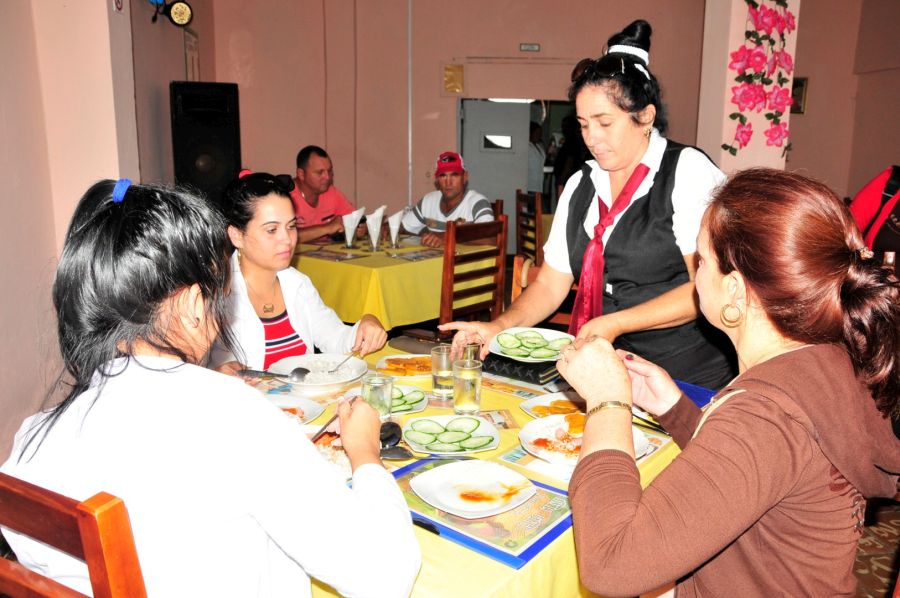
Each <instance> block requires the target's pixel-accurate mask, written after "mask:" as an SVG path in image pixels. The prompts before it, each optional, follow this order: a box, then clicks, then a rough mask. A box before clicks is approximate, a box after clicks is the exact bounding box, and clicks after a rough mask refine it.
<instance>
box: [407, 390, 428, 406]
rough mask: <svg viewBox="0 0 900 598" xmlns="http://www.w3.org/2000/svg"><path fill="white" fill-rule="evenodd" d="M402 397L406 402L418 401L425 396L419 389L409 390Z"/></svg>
mask: <svg viewBox="0 0 900 598" xmlns="http://www.w3.org/2000/svg"><path fill="white" fill-rule="evenodd" d="M403 398H404V399H406V402H407V403H418V402H419V401H421V400H422V399H424V398H425V393H424V392H422V391H421V390H411V391H409V392H408V393H406V394H405V395H403Z"/></svg>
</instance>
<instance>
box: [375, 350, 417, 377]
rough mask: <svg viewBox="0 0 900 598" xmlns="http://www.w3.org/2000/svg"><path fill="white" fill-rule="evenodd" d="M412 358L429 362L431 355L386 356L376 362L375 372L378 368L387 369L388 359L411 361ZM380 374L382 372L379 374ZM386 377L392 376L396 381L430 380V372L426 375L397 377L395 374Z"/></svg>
mask: <svg viewBox="0 0 900 598" xmlns="http://www.w3.org/2000/svg"><path fill="white" fill-rule="evenodd" d="M413 357H427V358H428V359H429V360H431V354H429V353H412V354H409V355H406V354H399V355H387V356H385V357H382V358H381V359H379V360H378V363H376V364H375V370H376V371H378V369H379V368H386V367H387V360H388V359H412V358H413ZM379 373H382V372H379ZM387 375H388V376H392V377H393V378H395V379H397V380H431V371H430V370H429V371H428V373H425V374H421V375H419V376H397V375H396V374H387Z"/></svg>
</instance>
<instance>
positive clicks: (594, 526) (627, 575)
mask: <svg viewBox="0 0 900 598" xmlns="http://www.w3.org/2000/svg"><path fill="white" fill-rule="evenodd" d="M736 388H743V389H745V392H742V393H740V394H736V395H734V396H732V397H731V398H729V399H728V400H727V401H726V402H725V403H723V404H722V405H721V406H719V407H718V408H717V409H716V410H715V411H714V412H713V413H711V414H710V416H709V418H708V419H707V420H706V422H705V423H704V424H703V426H702V427H701V428H700V431H699V433H698V435H697V437H696V438H695V439H693V440H691V435H692V434H693V432H694V429H695V428H696V425H697V422H698V421H699V419H700V411H699V409H697V407H696V406H694V405H693V403H691V402H690V401H689V400H688V399H687V398H685V397H682V399H681V401H679V403H678V404H677V405H676V406H675V407H673V408H672V409H671V410H670V411H669V412H668V413H666V414H665V415H664V416H663V417H662V418H661V421H662V423H663V425H664V426H666V428H667V429H668V430H669V431H671V432H672V435H673V437H674V439H675V441H676V442H677V443H678V445H679V446H681V447H682V449H683V452H682V453H681V454H680V455H679V456H678V457H677V458H676V459H675V460H674V461H673V462H672V463H671V464H670V465H669V466H668V467H667V468H666V469H665V470H664V471H663V472H662V473H661V474H660V475H659V476H658V477H657V478H656V479H655V480H654V481H653V482H652V483H651V484H650V486H648V487H647V489H646V490H644V491H642V490H641V486H640V476H639V474H638V470H637V467H636V466H635V463H634V461H633V460H632V459H631V458H630V457H628V456H627V455H626V454H625V453H623V452H621V451H616V450H604V451H598V452H596V453H593V454H591V455H589V456H588V457H586V458H585V459H583V460H582V461H581V462H580V463H579V464H578V467H577V468H576V470H575V474H574V476H573V477H572V481H571V483H570V484H569V493H570V500H571V502H572V508H573V517H574V526H575V543H576V549H577V553H578V566H579V570H580V575H581V579H582V582H583V583H584V584H585V586H587V587H588V588H589V589H591V590H592V591H594V592H597V593H600V594H603V595H604V596H610V597H613V596H635V595H637V594H640V593H642V592H646V591H650V590H652V589H654V588H656V587H659V586H661V585H663V584H664V583H667V582H671V581H673V580H676V579H679V580H680V581H679V583H678V586H677V590H676V593H677V595H678V596H766V597H769V596H852V595H853V594H854V591H855V587H856V579H855V577H854V575H853V572H852V566H853V562H854V556H855V554H856V544H857V540H858V538H859V535H860V533H861V521H862V517H863V511H864V508H865V499H864V498H863V497H862V496H861V494H862V495H865V496H893V495H894V494H895V492H896V485H897V475H896V474H897V473H900V441H898V440H897V438H896V437H895V436H894V435H893V432H892V430H891V425H890V420H888V419H885V418H883V417H882V416H881V415H880V413H879V412H878V411H877V410H876V409H875V406H874V401H873V400H872V398H871V396H870V395H869V393H868V391H867V390H866V388H865V387H864V386H863V385H861V384H860V383H859V382H858V381H857V379H856V377H855V375H854V373H853V369H852V366H851V364H850V360H849V358H848V357H847V355H846V353H845V352H844V351H843V350H842V349H841V348H839V347H836V346H832V345H818V346H814V347H807V348H804V349H800V350H797V351H793V352H791V353H786V354H784V355H780V356H778V357H775V358H773V359H771V360H769V361H766V362H764V363H762V364H759V365H758V366H756V367H753V368H751V369H750V370H748V371H746V372H745V373H744V374H742V375H741V376H740V377H739V378H738V379H737V380H736V381H735V382H734V383H732V384H731V385H730V386H729V387H727V388H725V389H723V390H722V391H721V392H720V393H719V396H722V395H724V394H726V393H727V392H729V391H730V390H733V389H736Z"/></svg>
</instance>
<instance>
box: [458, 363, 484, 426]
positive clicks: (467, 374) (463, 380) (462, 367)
mask: <svg viewBox="0 0 900 598" xmlns="http://www.w3.org/2000/svg"><path fill="white" fill-rule="evenodd" d="M480 410H481V362H480V361H478V360H477V359H460V360H459V361H454V362H453V411H454V412H455V413H457V414H459V415H477V414H478V412H479V411H480Z"/></svg>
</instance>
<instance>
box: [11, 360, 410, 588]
mask: <svg viewBox="0 0 900 598" xmlns="http://www.w3.org/2000/svg"><path fill="white" fill-rule="evenodd" d="M124 364H125V360H124V359H119V360H116V361H115V362H112V367H113V368H114V370H113V371H119V370H121V368H122V367H123V365H124ZM98 379H99V377H96V378H95V383H96V380H98ZM95 399H96V400H95ZM37 417H41V415H40V414H38V415H35V416H32V417H30V418H28V419H26V420H25V423H23V424H22V427H21V429H20V430H19V432H18V434H17V435H16V439H15V443H14V445H13V451H12V456H11V457H10V459H9V460H8V461H7V462H6V463H5V464H4V465H3V466H2V468H0V469H2V470H3V471H4V472H5V473H8V474H10V475H13V476H16V477H18V478H21V479H24V480H27V481H29V482H32V483H34V484H37V485H39V486H42V487H45V488H49V489H51V490H54V491H56V492H59V493H61V494H64V495H66V496H69V497H71V498H75V499H77V500H84V499H87V498H89V497H90V496H93V495H94V494H96V493H97V492H100V491H106V492H109V493H110V494H113V495H115V496H118V497H119V498H122V499H123V500H124V501H125V506H126V507H127V508H128V513H129V516H130V519H131V527H132V530H133V532H134V539H135V544H136V546H137V552H138V558H139V559H140V563H141V569H142V571H143V574H144V581H145V583H146V585H147V591H148V595H149V596H164V597H166V598H170V597H178V596H185V597H192V598H193V597H196V596H217V597H223V596H224V597H228V596H234V597H235V598H247V597H252V596H310V594H311V589H310V582H309V578H310V577H316V578H318V579H321V580H322V581H324V582H326V583H328V584H330V585H332V586H334V587H335V588H336V589H337V590H338V591H339V592H341V593H342V594H343V595H345V596H406V595H408V594H409V592H410V589H411V588H412V584H413V581H414V580H415V577H416V574H417V572H418V569H419V565H420V562H421V554H420V550H419V546H418V543H417V541H416V539H415V536H414V534H413V531H412V522H411V518H410V514H409V509H408V507H407V505H406V502H405V501H404V499H403V495H402V494H401V492H400V490H399V488H398V487H397V484H396V482H395V481H394V478H393V476H391V474H390V473H388V472H387V471H386V470H385V469H384V468H382V467H380V466H378V465H374V464H367V465H362V466H360V467H359V468H357V470H356V472H354V475H353V487H352V489H351V488H349V487H348V486H347V484H346V481H345V479H344V478H343V477H342V475H341V474H340V473H339V472H338V471H337V470H335V469H334V468H333V467H332V466H331V465H330V464H329V463H327V462H326V461H325V460H324V459H323V458H322V457H320V455H319V453H318V451H317V449H316V448H315V447H314V446H313V445H312V443H310V442H309V440H308V439H307V438H306V436H305V435H304V434H303V432H302V428H301V427H300V426H299V425H298V424H297V423H296V421H295V420H293V419H291V418H288V417H286V416H285V415H284V414H282V413H281V411H280V410H279V409H278V408H277V407H275V406H274V405H273V404H271V403H270V402H269V401H267V400H266V399H265V398H264V397H262V396H261V395H260V394H259V392H257V391H255V390H253V389H252V388H250V387H249V386H247V385H246V384H244V383H243V382H242V381H241V380H239V379H237V378H233V377H230V376H225V375H223V374H219V373H217V372H214V371H211V370H207V369H205V368H201V367H198V366H193V365H188V364H183V363H181V362H178V361H174V360H169V359H163V358H146V357H144V358H140V363H131V364H130V365H128V366H127V367H126V368H125V370H124V372H123V373H122V374H121V375H118V376H112V377H110V378H108V380H107V383H106V386H105V387H104V388H103V390H102V392H101V393H100V395H99V398H97V390H96V387H92V388H91V389H89V390H88V391H87V392H85V393H83V394H81V395H80V396H78V397H77V398H76V399H75V400H74V402H73V403H72V404H71V405H70V407H69V408H68V409H67V410H66V411H65V412H64V413H63V414H62V415H61V416H60V418H59V419H58V420H57V422H56V424H55V425H54V426H53V428H52V429H51V430H50V432H49V434H47V435H46V437H45V439H44V441H43V443H42V444H40V446H38V445H37V444H36V442H35V443H32V444H31V446H30V447H29V449H28V453H27V454H26V456H25V457H24V458H23V459H22V461H21V462H17V456H18V455H19V454H20V453H21V451H22V449H23V444H24V441H25V438H26V435H27V432H28V430H29V429H30V428H31V426H32V421H33V420H34V419H35V418H37ZM44 429H46V428H44ZM35 448H36V449H37V450H36V451H35ZM31 455H33V456H31ZM3 534H4V535H5V536H6V537H7V539H8V540H9V544H10V546H12V548H13V549H14V550H15V552H16V555H17V556H18V558H19V560H20V561H21V562H22V563H23V564H25V565H26V566H28V567H29V568H31V569H34V570H37V571H40V572H41V573H44V574H47V575H49V576H51V577H53V578H55V579H56V580H57V581H60V582H61V583H64V584H66V585H68V586H71V587H72V588H74V589H76V590H78V591H79V592H83V593H86V594H90V593H91V589H90V581H89V578H88V574H87V567H86V566H85V565H84V563H82V562H81V561H78V560H76V559H73V558H72V557H70V556H68V555H65V554H63V553H61V552H59V551H57V550H54V549H51V548H49V547H48V546H46V545H44V544H41V543H38V542H35V541H33V540H31V539H29V538H26V537H23V536H20V535H18V534H14V533H12V532H9V531H8V530H3Z"/></svg>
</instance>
